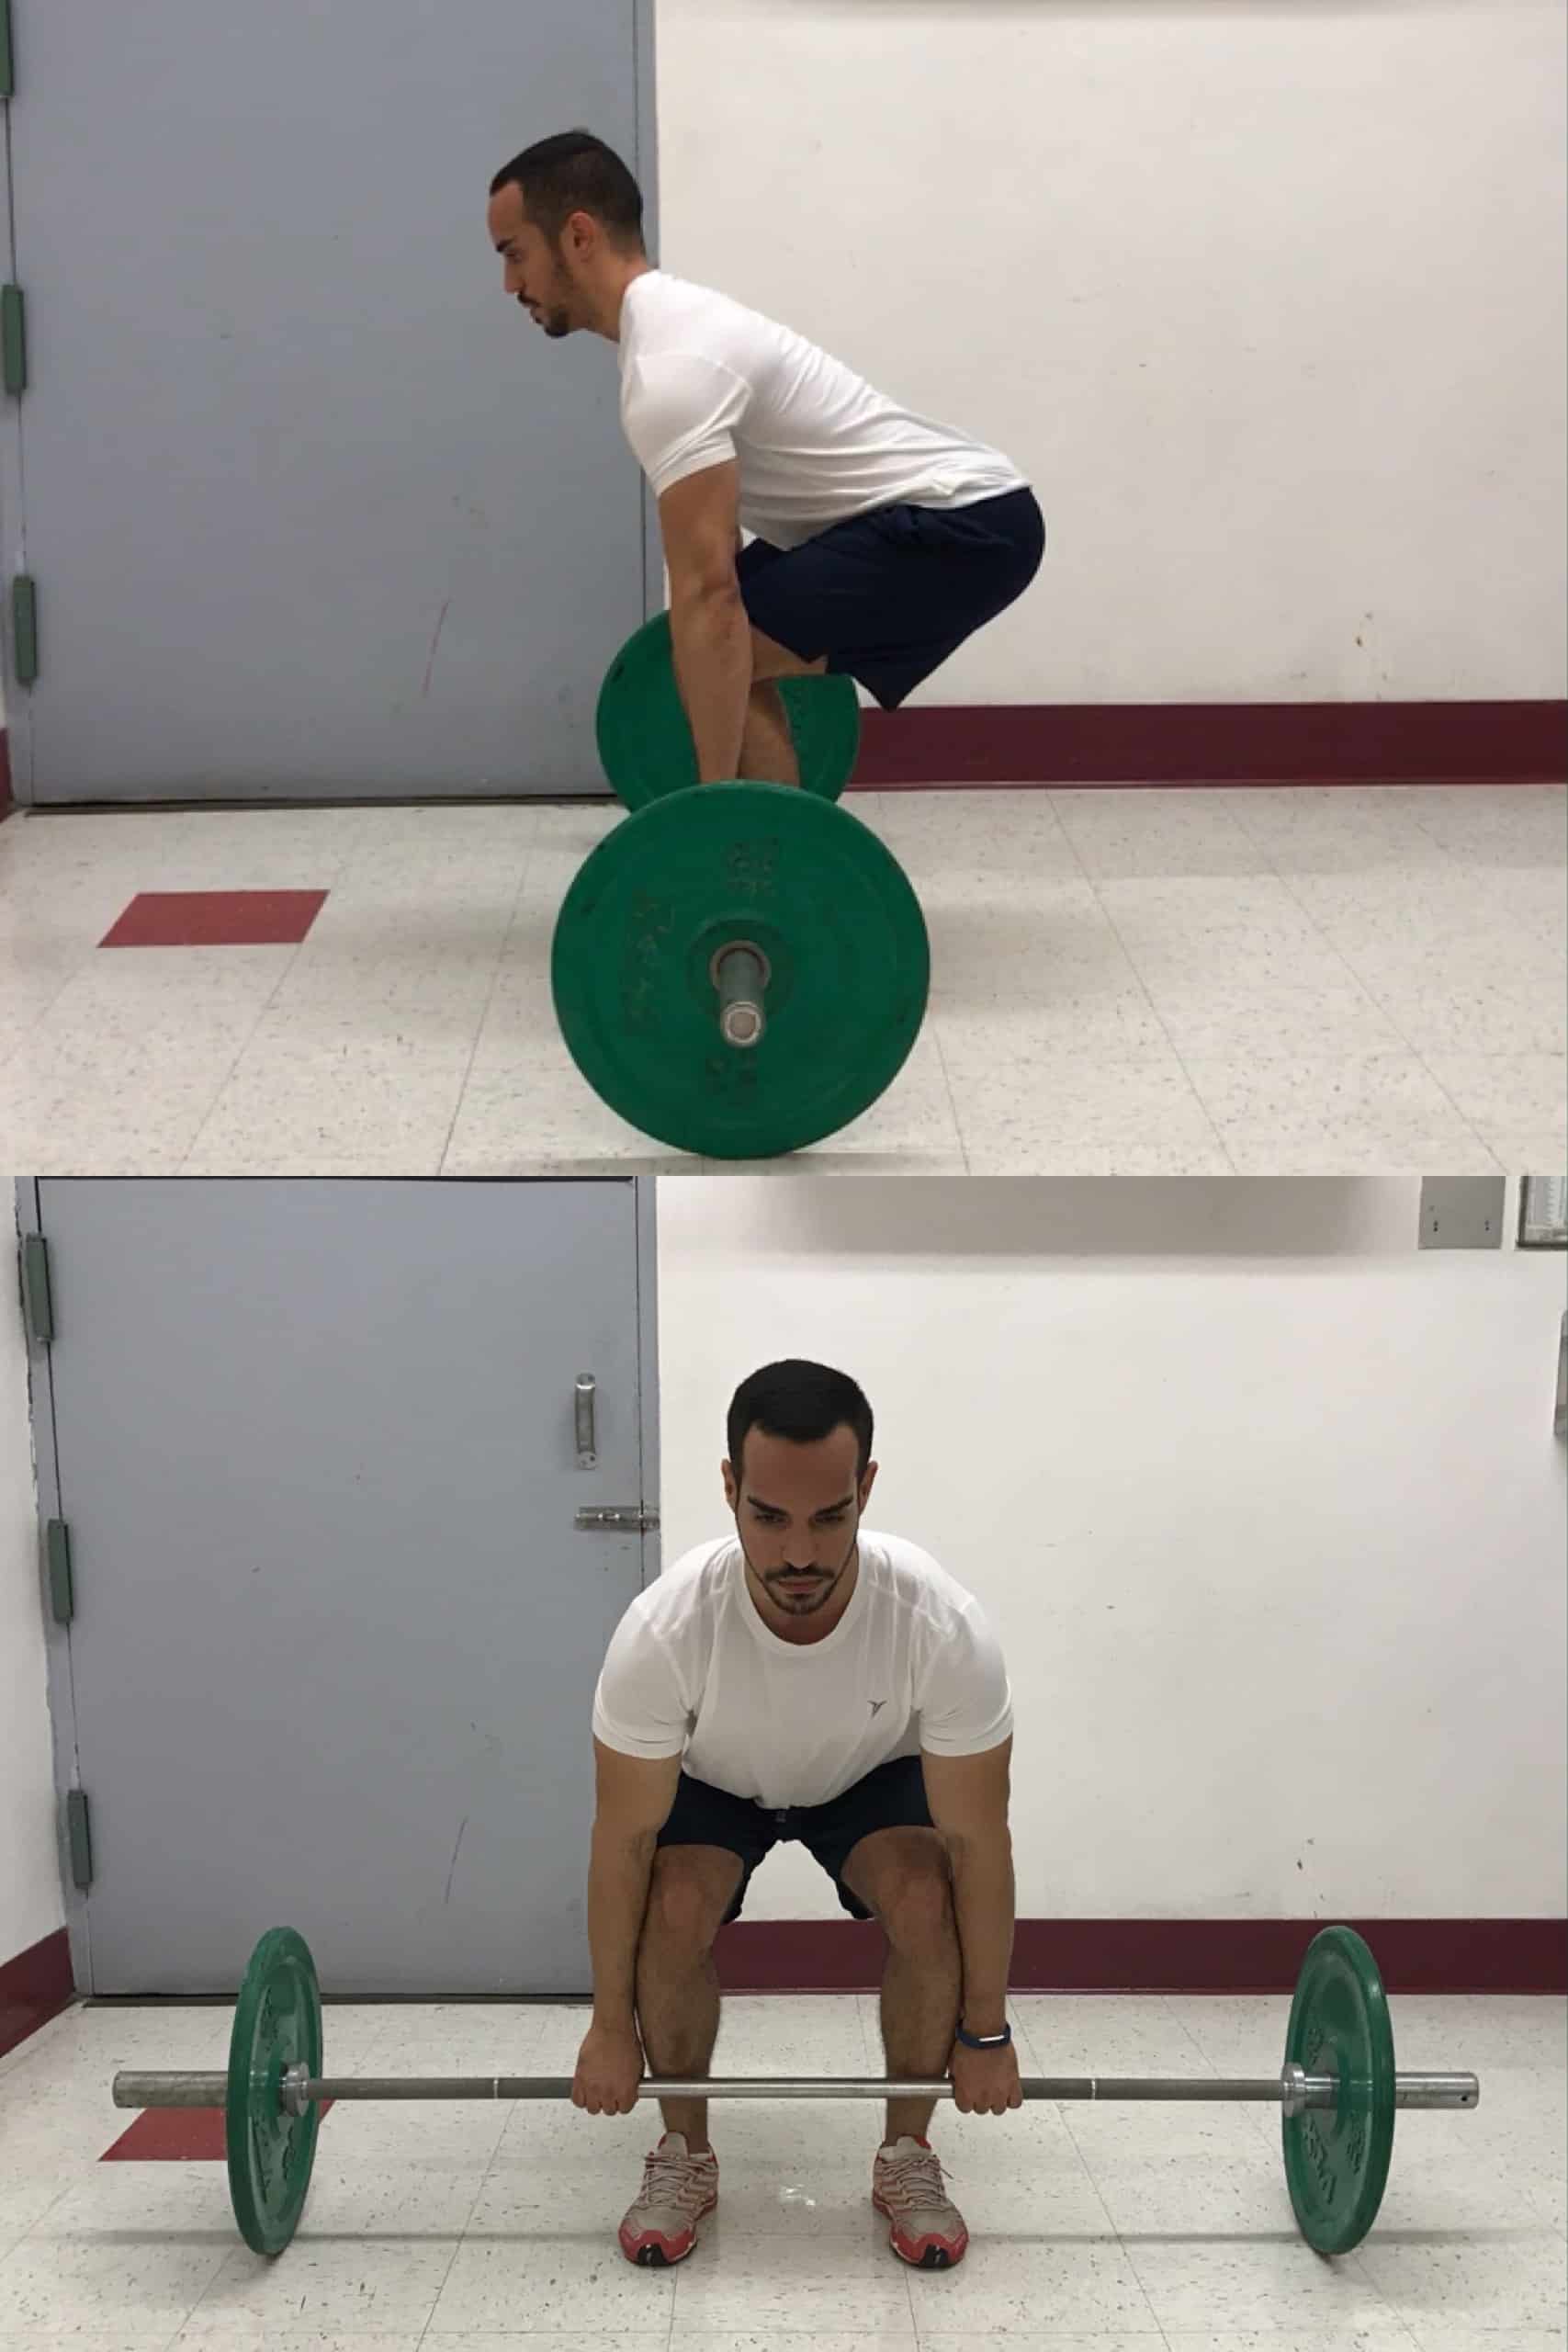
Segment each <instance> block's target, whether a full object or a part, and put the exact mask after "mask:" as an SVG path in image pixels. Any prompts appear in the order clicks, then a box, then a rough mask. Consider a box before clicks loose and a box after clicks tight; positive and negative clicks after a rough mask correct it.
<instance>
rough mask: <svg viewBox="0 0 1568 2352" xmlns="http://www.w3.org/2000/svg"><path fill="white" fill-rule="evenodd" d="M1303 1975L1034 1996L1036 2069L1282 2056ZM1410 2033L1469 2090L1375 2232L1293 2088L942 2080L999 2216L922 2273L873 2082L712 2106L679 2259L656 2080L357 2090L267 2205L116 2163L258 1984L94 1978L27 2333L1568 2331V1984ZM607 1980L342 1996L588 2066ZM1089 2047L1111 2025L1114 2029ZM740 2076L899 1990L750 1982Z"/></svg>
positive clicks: (61, 2072) (64, 2044)
mask: <svg viewBox="0 0 1568 2352" xmlns="http://www.w3.org/2000/svg"><path fill="white" fill-rule="evenodd" d="M1288 2007H1289V2004H1288V2002H1286V2001H1284V2000H1282V1999H1280V2000H1277V1999H1268V2000H1235V1999H1215V1998H1200V1999H1190V2000H1184V1999H1173V1998H1142V1997H1135V1996H1118V1997H1114V1998H1100V1997H1087V1996H1071V1997H1066V1998H1048V1997H1045V1996H1021V1997H1020V1998H1019V1999H1018V2000H1017V2001H1016V2002H1015V2004H1014V2007H1013V2018H1014V2027H1015V2030H1016V2031H1017V2032H1018V2034H1019V2037H1020V2041H1021V2050H1022V2056H1023V2063H1024V2065H1025V2068H1026V2070H1028V2071H1031V2072H1037V2073H1045V2072H1073V2071H1077V2070H1078V2068H1079V2067H1081V2066H1082V2065H1083V2064H1086V2063H1092V2064H1093V2065H1094V2066H1096V2067H1098V2068H1099V2069H1100V2070H1101V2071H1104V2072H1107V2073H1115V2072H1124V2073H1134V2072H1140V2071H1143V2072H1146V2071H1149V2070H1151V2069H1154V2070H1156V2071H1161V2072H1165V2071H1168V2072H1171V2073H1176V2074H1179V2073H1192V2074H1202V2073H1204V2072H1211V2073H1220V2074H1224V2073H1231V2072H1235V2071H1236V2070H1237V2069H1238V2068H1241V2069H1245V2070H1247V2071H1251V2070H1253V2069H1254V2068H1256V2069H1258V2070H1259V2071H1267V2072H1272V2071H1273V2070H1274V2068H1275V2067H1276V2066H1277V2065H1278V2064H1279V2054H1280V2050H1281V2048H1282V2046H1283V2041H1284V2030H1285V2020H1286V2017H1287V2014H1288ZM228 2015H229V2013H228V2011H227V2010H225V2009H221V2008H215V2007H160V2008H155V2009H149V2008H141V2007H130V2008H120V2007H113V2008H92V2007H87V2008H79V2009H74V2010H72V2011H69V2012H67V2013H66V2015H64V2016H63V2017H62V2018H57V2019H55V2020H54V2022H53V2023H52V2024H51V2025H50V2026H49V2027H47V2028H46V2029H45V2030H43V2032H42V2033H41V2034H39V2035H35V2036H34V2037H33V2038H32V2040H31V2041H28V2042H27V2043H25V2044H23V2045H22V2047H21V2048H19V2049H18V2050H17V2051H15V2052H12V2053H11V2055H10V2056H9V2057H8V2058H7V2059H6V2060H5V2061H4V2062H0V2352H44V2347H45V2346H51V2347H54V2352H59V2347H60V2346H62V2345H67V2344H68V2345H70V2346H73V2347H75V2352H172V2347H174V2346H179V2347H180V2352H414V2347H415V2346H424V2347H426V2352H510V2347H513V2346H515V2347H517V2352H522V2347H524V2346H530V2345H531V2346H536V2347H537V2352H547V2348H548V2352H668V2348H669V2347H675V2346H682V2347H691V2352H804V2347H806V2346H810V2347H811V2352H916V2347H917V2346H919V2352H981V2347H982V2346H988V2345H993V2344H1005V2345H1006V2346H1009V2347H1010V2352H1012V2348H1013V2347H1016V2352H1166V2347H1169V2352H1562V2346H1563V2345H1564V2343H1565V2341H1568V2301H1565V2293H1564V2276H1565V2267H1568V2266H1565V2261H1564V2245H1563V2237H1564V2228H1565V2223H1568V2199H1565V2194H1564V2144H1565V2139H1568V2106H1565V2096H1564V2094H1565V2085H1568V2065H1565V2053H1568V2040H1565V2024H1568V2005H1565V2004H1564V2003H1563V2002H1562V2001H1560V2000H1551V1999H1540V2000H1511V1999H1504V1998H1496V1999H1469V1998H1467V1999H1451V2000H1448V1999H1429V1998H1423V1999H1419V2000H1415V1999H1409V2000H1401V1999H1399V1998H1397V1997H1396V1998H1395V1999H1394V2001H1393V2023H1394V2032H1395V2038H1396V2043H1397V2046H1398V2049H1399V2052H1400V2059H1401V2063H1402V2064H1404V2065H1406V2066H1412V2067H1421V2066H1433V2067H1450V2068H1451V2067H1469V2068H1472V2069H1473V2071H1474V2072H1475V2073H1477V2074H1478V2075H1480V2076H1481V2078H1482V2103H1481V2106H1480V2108H1479V2109H1478V2110H1477V2111H1476V2112H1475V2113H1474V2114H1472V2115H1462V2116H1456V2115H1431V2116H1420V2117H1415V2116H1410V2117H1405V2118H1404V2119H1403V2120H1401V2123H1400V2126H1399V2130H1398V2132H1397V2134H1396V2139H1395V2146H1394V2158H1393V2170H1392V2173H1391V2176H1390V2181H1389V2188H1388V2193H1387V2196H1386V2198H1385V2199H1384V2202H1383V2207H1382V2214H1381V2215H1380V2217H1379V2221H1378V2224H1377V2227H1376V2229H1375V2230H1374V2232H1373V2233H1372V2235H1371V2237H1369V2238H1368V2239H1367V2240H1366V2242H1365V2243H1364V2245H1362V2246H1361V2247H1360V2248H1359V2250H1358V2251H1357V2252H1356V2253H1355V2254H1353V2255H1350V2256H1346V2257H1344V2258H1343V2259H1341V2260H1339V2261H1337V2262H1334V2263H1325V2261H1323V2260H1322V2259H1321V2258H1320V2257H1319V2256H1316V2255H1314V2254H1313V2253H1312V2252H1311V2251H1310V2250H1309V2249H1308V2248H1307V2247H1306V2246H1305V2245H1304V2244H1303V2242H1302V2240H1301V2239H1300V2238H1299V2237H1298V2236H1297V2235H1296V2233H1295V2230H1294V2225H1293V2222H1292V2216H1291V2212H1290V2208H1289V2204H1288V2202H1287V2199H1286V2194H1285V2186H1284V2177H1283V2170H1282V2166H1281V2163H1280V2150H1279V2139H1278V2132H1279V2124H1278V2120H1277V2118H1276V2117H1275V2116H1274V2115H1273V2114H1272V2113H1271V2112H1270V2111H1269V2110H1268V2109H1262V2108H1246V2107H1230V2108H1199V2107H1190V2108H1184V2107H1179V2106H1177V2107H1168V2108H1147V2107H1145V2108H1138V2109H1132V2108H1126V2107H1122V2108H1114V2107H1109V2106H1108V2107H1101V2108H1080V2107H1049V2108H1047V2107H1041V2106H1034V2105H1031V2106H1030V2107H1027V2108H1025V2109H1021V2110H1020V2111H1019V2112H1018V2113H1016V2114H1013V2115H1010V2116H1008V2117H1005V2118H1002V2119H999V2120H997V2119H986V2120H981V2119H979V2118H971V2119H967V2120H965V2119H961V2118H959V2117H957V2116H953V2115H951V2114H947V2115H939V2117H938V2120H937V2122H936V2125H935V2126H934V2127H933V2132H932V2138H933V2142H934V2143H935V2145H936V2146H937V2148H938V2150H939V2152H940V2153H941V2154H942V2157H943V2159H944V2161H945V2163H946V2165H947V2167H948V2172H949V2177H950V2181H951V2184H952V2187H953V2194H954V2196H955V2197H956V2199H957V2200H958V2202H959V2203H960V2205H961V2206H962V2207H963V2209H964V2212H965V2215H966V2218H967V2220H968V2222H969V2225H970V2229H971V2232H972V2233H973V2244H972V2247H971V2251H970V2253H969V2256H967V2258H966V2259H965V2261H964V2263H963V2264H962V2265H961V2266H960V2267H959V2268H958V2269H957V2270H955V2271H953V2272H951V2273H948V2274H945V2275H934V2276H933V2275H931V2274H928V2273H919V2274H916V2273H911V2272H909V2271H907V2270H905V2269H904V2268H903V2267H901V2266H900V2265H899V2264H898V2262H897V2259H896V2258H895V2256H892V2255H891V2254H890V2253H889V2252H888V2250H887V2247H886V2244H885V2236H884V2233H885V2225H884V2224H882V2223H881V2222H879V2221H878V2220H877V2218H876V2216H875V2215H874V2213H873V2212H872V2211H871V2209H870V2206H869V2203H868V2200H867V2194H866V2192H867V2189H868V2187H869V2177H870V2165H871V2156H872V2151H873V2147H874V2142H875V2137H876V2132H877V2130H878V2128H879V2127H878V2120H876V2119H877V2111H876V2110H873V2111H872V2113H869V2114H868V2113H867V2112H865V2111H863V2110H861V2109H855V2108H852V2107H850V2106H849V2105H848V2104H841V2105H840V2106H837V2107H834V2106H831V2105H823V2106H821V2107H819V2108H812V2109H786V2108H783V2107H778V2106H775V2107H766V2106H762V2105H758V2106H756V2107H731V2108H728V2109H723V2110H720V2109H716V2110H715V2116H716V2123H715V2134H714V2136H715V2145H716V2148H717V2150H718V2154H719V2161H720V2167H721V2182H722V2187H721V2199H722V2203H721V2208H720V2211H719V2213H718V2214H717V2215H716V2216H714V2217H713V2219H711V2220H710V2221H709V2222H705V2224H704V2225H703V2228H702V2232H701V2236H700V2241H699V2245H698V2247H697V2250H696V2252H695V2253H694V2255H693V2256H692V2257H691V2259H690V2260H689V2262H688V2263H686V2264H685V2265H683V2266H682V2267H681V2268H679V2269H678V2270H675V2271H671V2272H660V2271H643V2270H637V2269H634V2268H632V2267H631V2266H630V2265H629V2264H627V2263H626V2261H624V2260H623V2258H622V2257H621V2256H620V2254H619V2252H618V2250H617V2248H616V2246H615V2234H614V2233H615V2224H616V2222H618V2220H619V2218H620V2214H621V2212H622V2211H623V2210H624V2208H625V2206H626V2204H627V2203H628V2202H629V2201H630V2199H631V2198H632V2196H633V2195H634V2194H635V2193H636V2189H637V2182H638V2179H639V2177H640V2172H641V2156H642V2152H643V2150H644V2148H645V2146H646V2145H648V2144H649V2138H650V2131H649V2118H648V2117H646V2116H644V2115H642V2114H640V2113H639V2114H638V2115H637V2116H636V2117H632V2118H625V2119H620V2120H615V2121H608V2120H592V2119H590V2118H588V2117H586V2116H581V2115H579V2114H578V2113H577V2112H576V2111H575V2110H574V2109H570V2108H566V2107H560V2108H556V2107H548V2108H547V2107H543V2106H539V2105H536V2104H523V2105H518V2106H513V2107H504V2106H499V2105H498V2106H493V2107H492V2106H490V2105H480V2106H473V2107H456V2106H454V2107H450V2108H446V2109H441V2108H435V2107H432V2108H418V2109H416V2108H406V2107H404V2108H399V2107H390V2106H389V2107H381V2108H378V2107H373V2106H366V2107H356V2108H344V2107H341V2106H340V2107H338V2108H336V2109H333V2111H332V2112H331V2113H330V2114H329V2115H328V2116H327V2118H326V2119H325V2120H324V2122H323V2124H322V2128H321V2140H320V2144H319V2148H318V2154H317V2161H316V2170H315V2176H314V2180H313V2183H312V2188H311V2192H310V2204H309V2206H308V2207H307V2209H306V2212H305V2215H304V2219H303V2221H302V2222H301V2225H300V2229H299V2234H298V2235H297V2237H296V2238H295V2240H294V2243H293V2245H291V2246H289V2247H288V2249H287V2250H286V2252H285V2253H284V2254H283V2255H282V2256H280V2257H279V2258H278V2260H277V2261H276V2262H275V2263H269V2262H266V2261H265V2260H263V2259H262V2258H261V2257H259V2256H253V2255H252V2254H251V2253H250V2252H249V2251H248V2250H247V2249H246V2248H245V2247H244V2245H243V2244H242V2243H241V2242H240V2240H239V2238H238V2237H237V2235H236V2233H235V2231H234V2228H233V2222H232V2218H231V2213H230V2210H229V2203H228V2193H227V2188H226V2185H225V2181H224V2176H223V2167H222V2165H220V2164H217V2163H212V2164H188V2163H134V2162H123V2163H117V2164H109V2165H106V2164H103V2163H101V2162H100V2161H99V2160H100V2158H101V2157H102V2155H103V2153H104V2151H105V2150H106V2149H107V2147H108V2146H109V2145H110V2144H111V2143H113V2142H114V2141H115V2140H116V2139H117V2138H118V2135H119V2133H120V2131H122V2130H123V2129H124V2128H125V2127H126V2125H127V2122H128V2120H129V2119H128V2118H126V2117H125V2116H124V2115H121V2114H118V2113H117V2112H116V2110H115V2109H113V2108H112V2107H111V2106H110V2104H109V2099H108V2083H109V2078H110V2075H111V2074H112V2073H113V2071H114V2069H115V2068H116V2067H117V2066H118V2065H125V2064H141V2065H170V2066H202V2067H211V2066H215V2065H220V2064H222V2062H223V2056H224V2051H225V2045H226V2040H227V2033H228ZM583 2023H584V2012H583V2011H582V2010H581V2008H576V2009H573V2008H569V2007H548V2008H544V2007H540V2008H536V2007H520V2008H510V2009H509V2008H494V2009H491V2008H485V2007H456V2008H453V2007H448V2008H446V2009H442V2010H436V2009H426V2008H422V2007H401V2006H399V2007H387V2008H381V2007H342V2006H337V2007H329V2009H328V2015H327V2041H328V2047H329V2049H330V2051H331V2052H332V2055H333V2062H334V2064H336V2065H338V2066H339V2067H341V2068H343V2069H344V2070H345V2071H354V2070H355V2069H365V2070H367V2071H374V2072H388V2073H397V2072H407V2073H421V2072H431V2071H436V2070H448V2069H450V2070H457V2071H471V2072H477V2071H490V2070H492V2069H493V2066H494V2065H495V2064H497V2063H499V2062H502V2061H503V2062H504V2063H505V2064H508V2065H511V2066H513V2067H515V2068H517V2069H518V2070H519V2071H523V2072H529V2071H536V2072H540V2073H559V2072H564V2071H570V2065H571V2063H572V2060H573V2057H574V2055H575V2052H576V2048H577V2044H578V2041H579V2040H580V2038H581V2032H582V2029H583ZM1086 2053H1092V2057H1091V2059H1090V2058H1089V2057H1087V2056H1086ZM717 2064H718V2067H719V2070H720V2071H722V2072H725V2073H732V2074H769V2073H779V2072H784V2071H791V2070H795V2071H806V2072H814V2071H820V2072H823V2073H835V2072H840V2073H871V2072H876V2071H879V2070H880V2065H881V2054H880V2043H879V2040H878V2036H877V2030H876V2016H875V2004H874V2000H872V1999H869V1998H865V1997H860V1998H857V1997H855V1996H808V1997H783V1996H780V1997H772V1998H761V1999H751V2000H734V1999H732V2000H730V2001H729V2002H728V2003H727V2005H726V2010H725V2023H724V2029H723V2034H722V2038H721V2041H720V2044H719V2053H718V2060H717Z"/></svg>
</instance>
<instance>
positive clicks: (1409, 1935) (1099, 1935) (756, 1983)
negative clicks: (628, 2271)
mask: <svg viewBox="0 0 1568 2352" xmlns="http://www.w3.org/2000/svg"><path fill="white" fill-rule="evenodd" d="M1326 1924H1327V1923H1326V1922H1325V1921H1324V1920H1321V1919H1317V1920H1312V1919H1021V1920H1020V1921H1019V1923H1018V1931H1017V1934H1016V1936H1015V1937H1014V1939H1013V1964H1012V1985H1013V1990H1014V1991H1015V1992H1020V1993H1065V1992H1073V1993H1125V1992H1138V1993H1288V1992H1289V1991H1290V1990H1291V1988H1292V1985H1294V1983H1295V1980H1296V1975H1297V1973H1298V1971H1299V1970H1300V1967H1301V1964H1302V1958H1303V1954H1304V1952H1305V1951H1306V1948H1307V1946H1308V1944H1309V1943H1310V1942H1311V1941H1312V1939H1313V1937H1314V1935H1315V1934H1316V1933H1317V1931H1318V1929H1319V1928H1321V1927H1323V1926H1325V1925H1326ZM1347 1924H1348V1926H1350V1927H1353V1928H1359V1930H1360V1932H1361V1934H1362V1935H1363V1936H1365V1938H1366V1939H1367V1941H1368V1942H1369V1943H1370V1944H1371V1948H1372V1950H1373V1951H1374V1952H1375V1953H1376V1955H1377V1959H1378V1964H1379V1966H1380V1967H1381V1969H1382V1973H1383V1978H1384V1982H1385V1984H1386V1985H1387V1987H1388V1990H1389V1991H1390V1992H1391V1993H1557V1994H1562V1993H1568V1920H1564V1919H1373V1920H1370V1921H1369V1920H1359V1919H1351V1920H1349V1921H1348V1922H1347ZM883 1950H884V1946H883V1940H882V1931H881V1929H880V1928H877V1927H875V1926H874V1925H871V1924H869V1923H866V1924H863V1923H862V1922H860V1921H859V1920H855V1919H842V1920H839V1919H756V1920H747V1919H738V1920H737V1921H736V1922H735V1924H734V1926H733V1927H729V1928H725V1929H724V1930H723V1932H722V1933H721V1935H720V1936H719V1939H718V1942H717V1945H716V1950H715V1957H716V1961H717V1963H718V1973H719V1979H720V1982H721V1983H722V1984H723V1985H725V1987H726V1988H727V1989H728V1991H730V1992H734V1993H742V1992H745V1993H753V1992H755V1993H761V1992H810V1993H863V1992H870V1991H871V1990H872V1989H873V1988H874V1986H875V1985H878V1984H880V1982H881V1978H882V1955H883Z"/></svg>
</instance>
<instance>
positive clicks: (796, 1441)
mask: <svg viewBox="0 0 1568 2352" xmlns="http://www.w3.org/2000/svg"><path fill="white" fill-rule="evenodd" d="M846 1422H847V1423H848V1425H849V1427H850V1428H851V1429H852V1430H853V1431H854V1434H855V1442H856V1445H857V1446H858V1448H859V1451H860V1463H859V1467H858V1468H857V1470H856V1473H855V1475H856V1476H857V1477H862V1478H863V1477H864V1476H865V1466H866V1464H867V1463H868V1462H869V1461H870V1460H871V1437H872V1419H871V1407H870V1406H869V1405H868V1404H867V1403H866V1400H865V1397H864V1395H863V1391H862V1390H861V1388H860V1387H859V1385H857V1384H856V1383H855V1382H854V1381H852V1379H851V1378H850V1376H849V1374H848V1373H847V1372H834V1371H832V1370H831V1369H830V1367H829V1365H827V1364H825V1363H807V1362H806V1361H805V1359H804V1358H802V1357H799V1356H787V1357H785V1358H784V1361H783V1362H782V1363H765V1364H764V1365H763V1366H762V1368H761V1371H760V1372H754V1373H752V1374H750V1377H749V1378H748V1379H745V1380H743V1381H742V1382H741V1384H740V1385H739V1388H738V1389H737V1390H736V1392H735V1395H734V1397H732V1398H731V1399H730V1406H729V1424H728V1439H729V1461H730V1466H731V1468H732V1469H733V1470H734V1472H735V1475H736V1476H737V1477H739V1475H740V1462H741V1456H742V1453H744V1451H745V1446H746V1434H747V1431H748V1430H762V1431H763V1432H764V1433H765V1435H767V1436H768V1437H782V1438H784V1439H787V1440H788V1442H790V1443H791V1444H792V1445H814V1444H817V1443H818V1442H819V1441H820V1440H821V1439H823V1438H825V1437H828V1436H829V1435H830V1434H831V1433H832V1431H833V1430H836V1429H839V1428H840V1427H842V1426H843V1424H844V1423H846Z"/></svg>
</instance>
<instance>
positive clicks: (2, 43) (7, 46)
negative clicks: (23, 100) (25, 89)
mask: <svg viewBox="0 0 1568 2352" xmlns="http://www.w3.org/2000/svg"><path fill="white" fill-rule="evenodd" d="M16 95H17V68H16V64H15V62H14V52H13V51H12V48H11V0H0V98H14V97H15V96H16Z"/></svg>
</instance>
